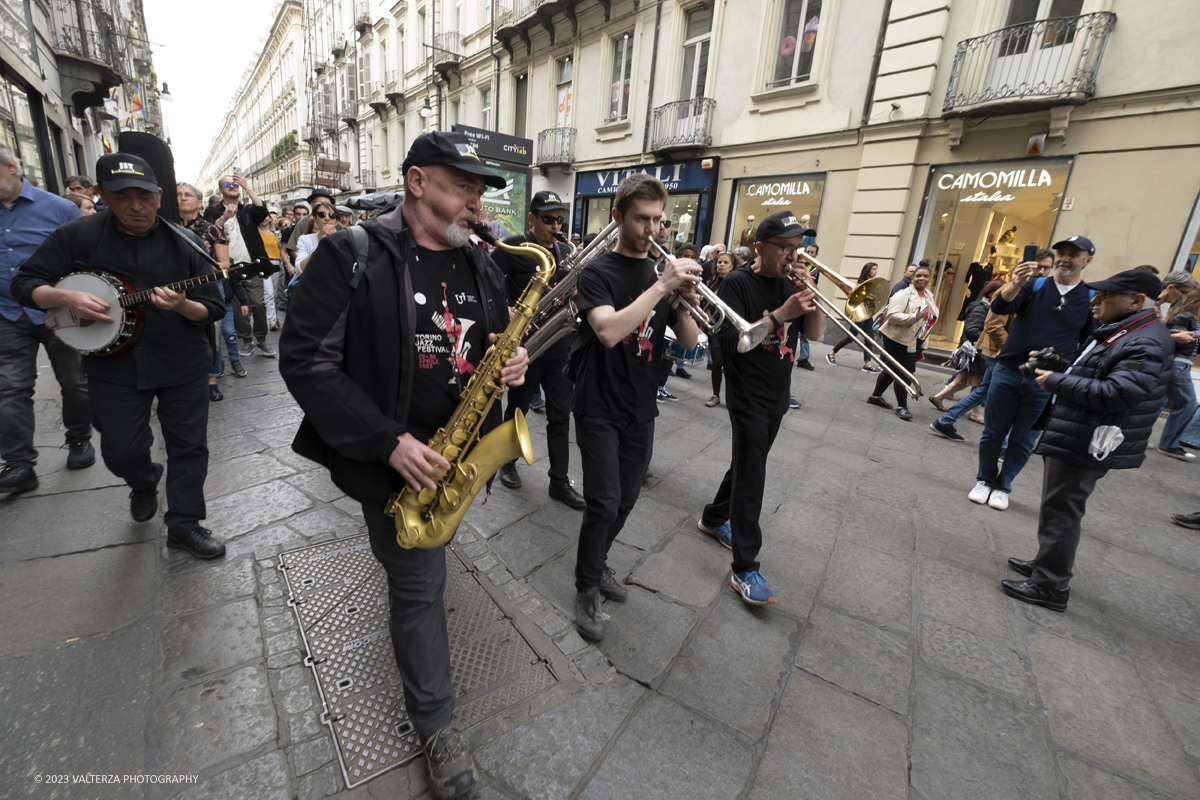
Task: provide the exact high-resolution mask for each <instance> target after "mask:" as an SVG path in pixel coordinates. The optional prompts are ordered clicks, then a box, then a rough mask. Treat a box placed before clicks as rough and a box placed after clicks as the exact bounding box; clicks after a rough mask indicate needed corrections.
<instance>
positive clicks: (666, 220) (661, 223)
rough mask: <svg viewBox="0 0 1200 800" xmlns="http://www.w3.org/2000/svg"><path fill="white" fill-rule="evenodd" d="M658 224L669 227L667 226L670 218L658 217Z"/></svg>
mask: <svg viewBox="0 0 1200 800" xmlns="http://www.w3.org/2000/svg"><path fill="white" fill-rule="evenodd" d="M658 224H659V225H661V226H662V227H664V228H669V227H671V220H669V219H660V220H659V221H658Z"/></svg>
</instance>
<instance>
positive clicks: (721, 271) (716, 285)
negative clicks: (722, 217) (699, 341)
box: [704, 253, 742, 408]
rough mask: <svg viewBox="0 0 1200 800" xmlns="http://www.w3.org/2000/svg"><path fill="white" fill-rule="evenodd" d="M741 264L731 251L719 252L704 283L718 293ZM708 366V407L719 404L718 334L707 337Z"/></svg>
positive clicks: (720, 372) (719, 351)
mask: <svg viewBox="0 0 1200 800" xmlns="http://www.w3.org/2000/svg"><path fill="white" fill-rule="evenodd" d="M741 266H742V263H741V259H739V258H738V257H737V256H736V255H735V254H733V253H721V254H720V255H718V256H717V257H716V259H715V261H714V263H713V274H712V275H711V276H710V277H709V279H708V280H707V281H705V284H706V285H707V286H708V288H709V289H711V290H712V291H713V293H714V294H716V293H719V292H720V290H721V284H722V283H723V282H724V280H725V279H726V278H727V277H729V274H730V273H731V272H733V271H734V270H736V269H740V268H741ZM708 360H709V365H708V368H709V369H710V370H712V390H713V393H712V397H710V398H708V402H707V403H705V404H704V405H705V406H707V407H708V408H713V407H714V406H719V405H721V375H722V365H723V364H724V363H725V361H724V357H723V356H722V355H721V339H720V337H719V336H709V337H708Z"/></svg>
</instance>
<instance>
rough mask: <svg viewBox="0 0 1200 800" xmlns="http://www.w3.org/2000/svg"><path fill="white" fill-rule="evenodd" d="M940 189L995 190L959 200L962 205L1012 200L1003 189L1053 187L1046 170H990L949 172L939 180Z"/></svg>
mask: <svg viewBox="0 0 1200 800" xmlns="http://www.w3.org/2000/svg"><path fill="white" fill-rule="evenodd" d="M937 185H938V188H939V189H993V190H996V191H993V192H992V193H991V194H988V193H987V192H976V193H975V194H973V195H971V196H969V197H962V198H960V199H959V202H960V203H985V202H993V203H994V202H1000V201H1004V200H1012V199H1013V196H1012V195H1009V194H1004V192H1003V191H1001V190H1003V189H1033V188H1037V187H1039V186H1051V185H1053V184H1052V183H1051V180H1050V173H1049V172H1048V171H1046V170H1044V169H1038V168H1034V169H1014V170H988V171H986V172H961V173H959V174H957V175H955V174H954V173H953V172H947V173H946V174H944V175H942V176H941V177H939V178H938V182H937Z"/></svg>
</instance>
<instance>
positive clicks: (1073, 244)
mask: <svg viewBox="0 0 1200 800" xmlns="http://www.w3.org/2000/svg"><path fill="white" fill-rule="evenodd" d="M1054 251H1055V257H1054V275H1053V277H1050V278H1038V277H1036V276H1037V274H1038V263H1037V262H1036V261H1023V262H1021V263H1020V264H1018V265H1017V267H1016V269H1014V270H1013V275H1012V281H1011V282H1010V283H1008V284H1006V285H1005V286H1004V288H1003V289H1001V290H1000V291H999V293H998V294H996V295H995V297H994V298H993V300H992V309H991V310H992V312H993V313H995V314H1016V316H1015V317H1014V318H1013V321H1012V327H1011V328H1010V329H1009V332H1008V340H1007V341H1006V342H1005V343H1004V347H1003V348H1002V349H1001V350H1000V353H999V354H998V355H997V356H996V366H995V368H994V369H993V370H992V382H991V386H990V387H989V388H988V396H987V401H986V402H987V405H986V408H987V415H986V417H985V422H984V425H983V435H982V436H981V437H980V439H979V472H978V474H977V475H976V477H975V488H973V489H972V490H971V491H970V492H969V493H968V494H967V497H968V499H970V501H971V502H973V503H979V504H980V505H982V504H984V503H987V504H988V506H990V507H991V508H994V509H996V510H997V511H1003V510H1005V509H1006V508H1008V496H1009V494H1010V493H1011V492H1012V482H1013V481H1014V480H1015V479H1016V477H1017V475H1019V474H1020V473H1021V470H1022V469H1024V468H1025V464H1026V463H1027V462H1028V461H1029V454H1030V453H1031V452H1033V443H1034V442H1035V441H1036V440H1037V431H1035V430H1033V427H1032V426H1033V423H1034V422H1035V421H1036V420H1037V418H1038V417H1039V416H1041V413H1042V410H1043V409H1044V408H1045V407H1046V401H1047V400H1049V399H1050V394H1049V393H1048V392H1046V390H1045V389H1043V388H1042V387H1041V385H1040V384H1039V383H1037V382H1035V381H1034V380H1033V379H1032V378H1027V377H1024V376H1023V375H1022V374H1021V372H1020V367H1021V365H1022V364H1023V363H1025V361H1026V359H1027V358H1028V354H1029V352H1030V351H1037V350H1041V349H1043V348H1046V347H1053V348H1054V350H1055V352H1057V353H1058V355H1059V356H1061V357H1062V358H1065V359H1066V360H1067V362H1068V363H1069V362H1071V361H1073V360H1074V358H1075V354H1076V353H1078V352H1079V349H1080V347H1081V345H1082V342H1083V341H1084V340H1085V339H1086V338H1087V336H1088V334H1089V333H1090V331H1091V328H1092V319H1091V313H1090V311H1089V308H1090V305H1089V300H1090V298H1089V292H1088V289H1087V287H1086V286H1085V285H1084V283H1083V270H1084V269H1085V268H1086V267H1087V265H1088V264H1090V263H1091V261H1092V257H1093V256H1095V255H1096V248H1095V246H1094V245H1093V244H1092V242H1091V240H1089V239H1087V238H1085V237H1083V236H1072V237H1070V238H1069V239H1064V240H1063V241H1061V242H1059V243H1058V244H1056V245H1054ZM1005 437H1007V438H1008V450H1007V451H1006V452H1004V453H1003V457H1004V464H1003V466H1001V464H1000V458H1001V453H1002V450H1001V447H1002V445H1003V443H1004V440H1005Z"/></svg>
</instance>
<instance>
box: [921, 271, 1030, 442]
mask: <svg viewBox="0 0 1200 800" xmlns="http://www.w3.org/2000/svg"><path fill="white" fill-rule="evenodd" d="M1003 286H1004V282H1003V281H992V282H991V283H989V284H988V285H987V286H985V287H984V288H983V298H982V299H980V300H978V301H977V304H981V303H986V304H987V305H986V306H984V307H985V308H987V313H986V314H985V315H984V317H983V323H982V325H981V326H980V331H979V335H978V336H977V337H976V339H975V340H974V341H975V347H976V349H977V350H978V351H979V355H978V356H977V358H979V359H982V361H983V375H982V377H981V379H980V381H979V385H978V386H976V387H975V388H974V389H973V390H972V391H971V393H970V394H968V395H967V396H966V397H964V398H963V399H962V400H959V401H958V402H957V403H955V404H954V405H953V406H951V407H950V408H949V409H947V410H945V411H943V412H942V415H941V416H940V417H938V418H937V419H936V420H934V421H933V422H931V423H929V430H931V431H933V432H934V433H936V434H939V435H940V436H944V437H946V438H947V439H950V440H951V441H955V442H961V441H963V436H962V434H960V433H959V432H958V431H957V430H956V429H955V428H954V423H955V422H958V420H959V419H961V418H962V417H963V416H964V415H966V414H968V413H971V412H973V411H975V410H977V409H978V408H979V406H980V405H981V404H982V403H983V402H984V401H985V400H986V399H987V394H988V389H989V388H990V387H991V383H992V370H993V369H995V367H996V356H997V355H999V353H1000V350H1001V348H1003V347H1004V342H1005V340H1006V339H1007V338H1008V326H1009V325H1010V324H1011V322H1012V318H1013V315H1012V314H997V313H996V312H994V311H992V310H991V301H992V299H993V298H994V297H995V296H996V293H997V292H999V291H1000V289H1001V288H1002V287H1003ZM976 313H978V309H976ZM973 324H974V323H973V321H972V319H971V317H970V315H968V317H967V326H972V325H973ZM965 330H966V328H965V327H964V338H965V335H966V334H965ZM975 421H976V422H983V421H984V420H982V419H977V420H975Z"/></svg>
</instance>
